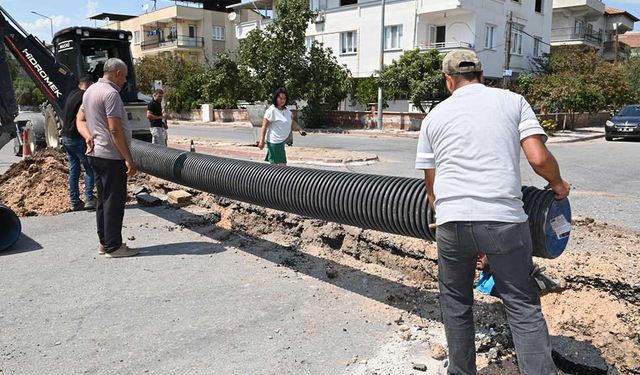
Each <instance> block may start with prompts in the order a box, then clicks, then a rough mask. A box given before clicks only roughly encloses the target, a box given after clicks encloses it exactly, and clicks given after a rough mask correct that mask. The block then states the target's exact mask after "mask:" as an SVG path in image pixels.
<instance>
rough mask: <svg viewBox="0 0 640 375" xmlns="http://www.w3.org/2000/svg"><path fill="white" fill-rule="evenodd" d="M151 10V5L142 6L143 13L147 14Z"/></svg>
mask: <svg viewBox="0 0 640 375" xmlns="http://www.w3.org/2000/svg"><path fill="white" fill-rule="evenodd" d="M148 10H149V4H142V11H143V12H146V11H148Z"/></svg>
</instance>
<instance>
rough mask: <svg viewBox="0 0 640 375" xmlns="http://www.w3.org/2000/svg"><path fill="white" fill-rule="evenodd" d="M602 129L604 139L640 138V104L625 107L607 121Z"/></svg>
mask: <svg viewBox="0 0 640 375" xmlns="http://www.w3.org/2000/svg"><path fill="white" fill-rule="evenodd" d="M605 125H606V126H605V127H604V132H605V139H606V140H607V141H611V140H613V138H640V104H631V105H627V106H625V107H623V108H622V110H620V112H618V113H617V114H615V115H614V116H613V117H611V119H609V120H607V122H606V124H605Z"/></svg>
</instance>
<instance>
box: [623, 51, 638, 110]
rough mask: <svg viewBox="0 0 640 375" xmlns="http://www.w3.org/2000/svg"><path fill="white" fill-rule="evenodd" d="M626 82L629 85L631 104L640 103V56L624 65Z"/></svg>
mask: <svg viewBox="0 0 640 375" xmlns="http://www.w3.org/2000/svg"><path fill="white" fill-rule="evenodd" d="M622 71H623V74H624V80H625V81H626V82H627V83H628V84H629V86H630V87H629V89H630V93H631V100H630V102H634V103H638V102H640V56H636V57H632V58H630V59H629V60H627V61H625V62H624V64H623V65H622Z"/></svg>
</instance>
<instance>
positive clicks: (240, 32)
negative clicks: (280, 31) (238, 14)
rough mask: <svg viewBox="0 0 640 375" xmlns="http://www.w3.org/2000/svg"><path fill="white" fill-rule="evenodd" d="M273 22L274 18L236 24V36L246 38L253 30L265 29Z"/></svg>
mask: <svg viewBox="0 0 640 375" xmlns="http://www.w3.org/2000/svg"><path fill="white" fill-rule="evenodd" d="M272 22H273V19H271V18H267V19H262V20H255V21H247V22H242V23H240V24H239V25H236V38H238V39H244V38H246V37H247V36H248V35H249V33H250V32H251V31H253V30H255V29H258V30H264V29H265V28H266V27H267V26H268V25H269V24H270V23H272Z"/></svg>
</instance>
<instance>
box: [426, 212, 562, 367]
mask: <svg viewBox="0 0 640 375" xmlns="http://www.w3.org/2000/svg"><path fill="white" fill-rule="evenodd" d="M436 237H437V243H438V278H439V284H440V308H441V309H442V317H443V322H444V326H445V333H446V336H447V343H448V346H449V368H448V373H449V374H451V375H471V374H476V350H475V341H474V338H475V327H474V323H473V310H472V306H473V279H474V276H475V267H476V259H477V256H478V253H480V252H483V253H485V254H487V257H488V259H489V264H490V265H491V269H492V270H493V272H494V273H493V277H494V280H495V282H496V286H495V288H496V291H497V293H498V294H499V295H500V297H501V298H502V302H503V304H504V307H505V310H506V312H507V318H508V320H509V326H510V327H511V333H512V335H513V342H514V344H515V347H516V355H517V357H518V366H519V367H520V373H521V374H523V375H551V374H553V375H555V374H556V371H557V370H556V367H555V365H554V364H553V360H552V358H551V343H550V340H549V332H548V330H547V324H546V322H545V320H544V316H543V315H542V310H541V308H540V296H539V294H538V290H537V288H536V286H535V284H534V281H533V279H532V278H531V276H530V274H531V271H532V269H533V260H532V258H531V253H532V245H531V235H530V232H529V225H528V223H526V222H525V223H500V222H450V223H446V224H443V225H441V226H438V230H437V232H436Z"/></svg>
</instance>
